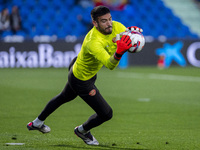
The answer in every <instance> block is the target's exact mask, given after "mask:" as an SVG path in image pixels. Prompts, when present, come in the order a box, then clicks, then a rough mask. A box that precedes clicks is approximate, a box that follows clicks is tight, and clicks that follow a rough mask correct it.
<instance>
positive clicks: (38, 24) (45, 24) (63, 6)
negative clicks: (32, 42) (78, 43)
mask: <svg viewBox="0 0 200 150" xmlns="http://www.w3.org/2000/svg"><path fill="white" fill-rule="evenodd" d="M3 5H4V7H7V8H9V10H11V7H12V6H13V5H17V6H18V7H19V10H20V15H21V18H22V25H23V30H22V31H19V32H17V34H18V35H22V36H25V37H26V38H33V37H34V36H36V35H50V36H51V35H57V36H58V38H64V37H65V36H66V35H75V36H77V37H81V36H84V35H85V34H86V33H87V32H88V28H87V25H89V24H91V18H90V11H91V10H92V7H88V8H83V7H82V6H81V5H78V4H75V1H74V0H31V1H28V0H9V1H8V2H4V3H3ZM2 8H3V7H2V6H1V7H0V9H2ZM111 14H112V17H113V20H117V21H120V22H122V23H123V24H124V25H125V26H132V25H136V26H139V27H141V28H143V30H144V35H148V36H149V35H150V36H153V37H154V38H158V37H159V36H160V35H164V36H166V37H167V38H169V39H172V38H198V36H197V34H195V33H192V32H191V31H190V29H189V28H188V27H187V26H186V25H184V24H183V23H182V21H181V20H180V19H179V18H178V17H176V16H175V15H174V14H173V12H172V11H171V10H170V9H169V8H167V7H165V6H164V4H163V2H162V1H161V0H137V1H136V0H130V3H129V4H128V5H127V6H126V7H125V9H124V10H122V11H116V10H111ZM11 34H12V33H11V32H5V33H3V34H2V35H1V36H2V37H5V36H7V35H11Z"/></svg>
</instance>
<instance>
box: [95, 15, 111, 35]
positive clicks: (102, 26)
mask: <svg viewBox="0 0 200 150" xmlns="http://www.w3.org/2000/svg"><path fill="white" fill-rule="evenodd" d="M93 23H94V25H95V27H96V28H97V30H99V32H101V33H102V34H105V35H108V34H111V33H112V17H111V14H110V13H108V14H105V15H103V16H100V17H98V19H97V21H94V22H93Z"/></svg>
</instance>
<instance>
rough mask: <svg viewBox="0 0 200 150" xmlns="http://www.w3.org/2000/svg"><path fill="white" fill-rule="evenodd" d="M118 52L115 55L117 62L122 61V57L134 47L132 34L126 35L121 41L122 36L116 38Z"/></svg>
mask: <svg viewBox="0 0 200 150" xmlns="http://www.w3.org/2000/svg"><path fill="white" fill-rule="evenodd" d="M116 43H117V50H116V52H115V54H114V57H115V59H116V60H120V59H121V57H122V55H123V54H124V53H125V52H126V51H127V50H128V49H129V48H130V47H131V46H132V44H131V39H130V33H127V32H126V33H124V34H123V36H122V38H121V39H120V35H119V34H117V36H116Z"/></svg>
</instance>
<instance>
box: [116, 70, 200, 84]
mask: <svg viewBox="0 0 200 150" xmlns="http://www.w3.org/2000/svg"><path fill="white" fill-rule="evenodd" d="M117 76H118V77H119V78H136V79H156V80H168V81H183V82H200V77H194V76H182V75H169V74H155V73H148V74H144V73H131V72H118V73H117Z"/></svg>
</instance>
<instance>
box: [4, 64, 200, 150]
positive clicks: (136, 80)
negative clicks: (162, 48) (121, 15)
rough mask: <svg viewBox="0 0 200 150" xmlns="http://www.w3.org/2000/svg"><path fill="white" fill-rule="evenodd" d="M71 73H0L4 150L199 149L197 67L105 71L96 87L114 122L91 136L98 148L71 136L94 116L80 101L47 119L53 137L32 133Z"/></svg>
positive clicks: (199, 83) (199, 74)
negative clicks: (31, 128) (29, 126)
mask: <svg viewBox="0 0 200 150" xmlns="http://www.w3.org/2000/svg"><path fill="white" fill-rule="evenodd" d="M67 73H68V71H67V69H55V68H49V69H22V68H20V69H0V149H1V150H4V149H5V150H7V149H8V150H46V149H48V150H63V149H66V150H84V149H90V150H101V149H102V150H146V149H151V150H198V149H200V70H199V68H193V67H186V68H181V67H171V68H168V69H164V70H159V69H157V68H156V67H132V68H128V69H118V68H117V69H115V70H113V71H110V70H108V69H106V68H102V69H101V70H100V72H99V73H98V77H97V81H96V85H97V87H98V88H99V90H100V92H101V94H102V95H103V96H104V98H105V99H106V100H107V102H108V103H109V104H110V105H111V107H112V108H113V112H114V116H113V118H112V119H111V120H110V121H108V122H106V123H104V124H102V125H101V126H99V127H97V128H95V129H92V130H91V132H92V134H93V135H94V136H95V137H96V139H97V140H98V141H99V143H100V145H99V146H88V145H86V144H85V143H84V142H83V141H82V140H81V139H79V138H78V137H77V136H76V135H75V134H74V133H73V130H74V127H76V126H77V125H80V124H81V123H83V122H84V121H86V120H87V119H88V117H89V116H90V115H92V114H93V113H94V112H93V110H92V109H91V108H90V107H89V106H88V105H87V104H85V103H84V101H82V100H81V99H80V98H79V97H77V98H76V99H75V100H73V101H71V102H69V103H67V104H64V105H62V106H61V107H60V108H59V109H57V110H56V111H55V112H54V113H53V114H52V115H51V116H49V117H48V118H47V120H46V121H45V123H46V124H47V125H48V126H50V127H51V130H52V131H51V132H50V133H49V134H42V133H40V132H38V131H28V130H27V128H26V124H27V123H28V122H29V121H32V120H33V119H35V118H36V117H37V116H38V115H39V113H40V112H41V110H42V109H43V108H44V106H45V105H46V103H47V102H48V101H49V100H50V99H51V98H52V97H54V96H56V95H57V94H58V93H59V92H60V91H61V90H62V89H63V87H64V86H65V83H66V81H67ZM5 143H25V144H24V145H22V146H19V145H17V146H6V144H5Z"/></svg>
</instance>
